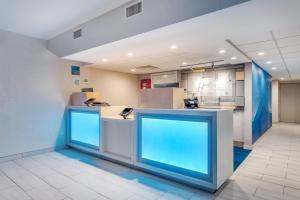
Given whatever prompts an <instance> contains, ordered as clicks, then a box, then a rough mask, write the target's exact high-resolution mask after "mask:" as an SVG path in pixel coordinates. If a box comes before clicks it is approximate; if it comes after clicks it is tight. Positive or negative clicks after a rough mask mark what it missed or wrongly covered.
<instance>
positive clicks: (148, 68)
mask: <svg viewBox="0 0 300 200" xmlns="http://www.w3.org/2000/svg"><path fill="white" fill-rule="evenodd" d="M135 69H136V70H146V71H150V70H155V69H159V68H158V67H155V66H152V65H145V66H140V67H136V68H135Z"/></svg>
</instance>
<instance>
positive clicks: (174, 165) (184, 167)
mask: <svg viewBox="0 0 300 200" xmlns="http://www.w3.org/2000/svg"><path fill="white" fill-rule="evenodd" d="M138 120H139V134H138V135H139V150H138V159H139V161H140V162H143V163H146V164H149V165H153V166H156V167H159V168H164V169H167V170H170V171H175V172H178V173H181V174H185V175H188V176H196V177H206V178H209V177H210V171H211V169H210V161H211V160H210V158H209V154H210V148H211V144H210V137H211V132H210V126H211V121H210V120H209V119H207V118H206V117H199V116H197V117H195V116H168V115H166V116H164V115H159V114H155V115H141V116H140V117H139V119H138Z"/></svg>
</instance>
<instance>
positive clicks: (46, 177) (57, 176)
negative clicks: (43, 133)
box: [0, 124, 300, 200]
mask: <svg viewBox="0 0 300 200" xmlns="http://www.w3.org/2000/svg"><path fill="white" fill-rule="evenodd" d="M27 199H34V200H70V199H73V200H105V199H116V200H121V199H128V200H154V199H157V200H173V199H174V200H180V199H190V200H212V199H217V200H248V199H253V200H263V199H267V200H269V199H270V200H277V199H290V200H296V199H300V125H293V124H277V125H274V126H273V128H272V129H270V130H269V131H268V133H267V134H266V135H265V136H264V137H263V138H262V139H261V140H260V141H259V142H258V144H257V145H256V146H255V148H254V149H253V151H252V152H251V154H250V155H249V156H248V158H247V159H246V160H245V162H244V163H243V164H242V165H241V166H240V167H239V168H238V169H237V171H236V172H235V173H234V175H233V176H232V177H231V180H230V181H229V182H228V183H227V184H226V185H225V186H224V188H223V189H222V190H220V191H219V192H217V193H216V194H213V195H212V194H208V193H205V192H202V191H199V190H196V189H193V188H189V187H186V186H183V185H179V184H176V183H173V182H170V181H166V180H163V179H160V178H157V177H154V176H151V175H148V174H144V173H141V172H138V171H135V170H132V169H129V168H126V167H123V166H119V165H116V164H112V163H110V162H107V161H103V160H100V159H97V158H94V157H91V156H87V155H84V154H81V153H78V152H75V151H72V150H64V151H61V152H52V153H46V154H42V155H37V156H32V157H27V158H23V159H18V160H14V161H9V162H5V163H0V200H27Z"/></svg>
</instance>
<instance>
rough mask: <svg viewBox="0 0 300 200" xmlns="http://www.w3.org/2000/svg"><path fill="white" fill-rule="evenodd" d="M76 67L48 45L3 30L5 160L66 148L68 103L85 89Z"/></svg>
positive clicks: (0, 146) (0, 148) (0, 114)
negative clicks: (76, 83) (75, 82)
mask: <svg viewBox="0 0 300 200" xmlns="http://www.w3.org/2000/svg"><path fill="white" fill-rule="evenodd" d="M71 64H72V63H71V62H69V61H64V60H62V59H60V58H58V57H56V56H55V55H53V54H52V53H50V52H49V51H48V50H47V49H46V43H45V41H42V40H37V39H33V38H29V37H25V36H21V35H18V34H15V33H10V32H6V31H1V30H0V157H3V156H8V155H13V154H18V153H23V152H29V151H34V150H39V149H45V148H52V147H55V146H61V145H64V144H65V122H64V110H65V105H67V102H68V99H69V95H70V94H71V92H72V91H74V90H78V89H79V88H80V86H78V87H74V86H73V82H72V81H73V79H72V76H71V75H70V66H71ZM74 64H78V63H74Z"/></svg>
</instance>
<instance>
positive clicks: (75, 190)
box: [61, 184, 101, 200]
mask: <svg viewBox="0 0 300 200" xmlns="http://www.w3.org/2000/svg"><path fill="white" fill-rule="evenodd" d="M61 192H62V193H64V194H65V195H66V196H68V197H70V198H71V199H73V200H95V199H96V198H98V197H101V195H99V194H97V193H96V192H94V191H93V190H91V189H89V188H87V187H84V186H82V185H79V184H73V185H71V186H68V187H65V188H63V189H61Z"/></svg>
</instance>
